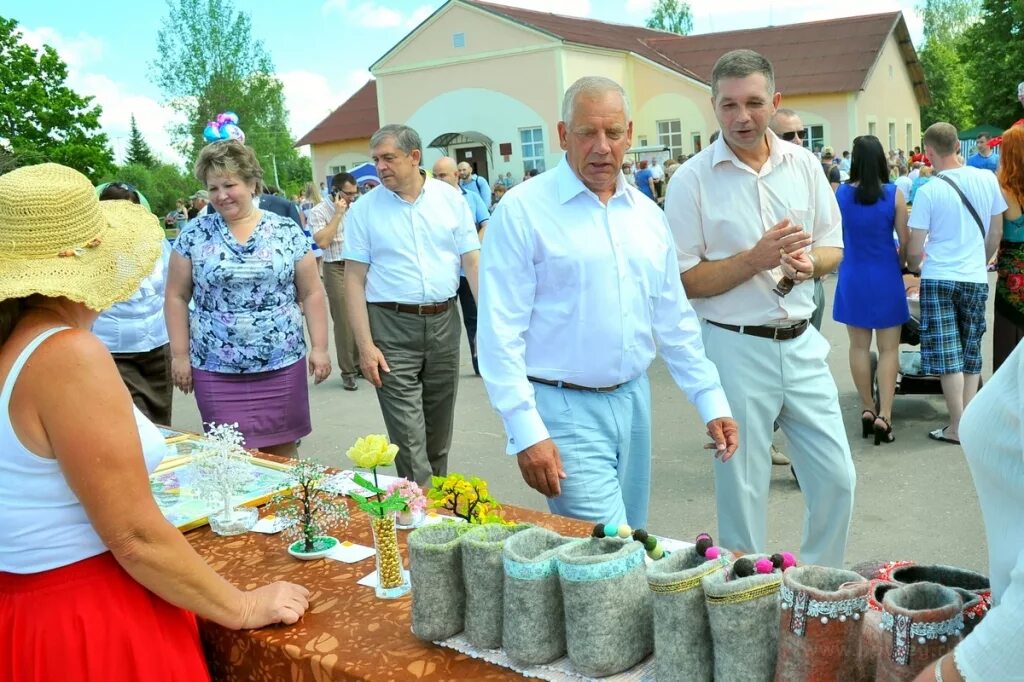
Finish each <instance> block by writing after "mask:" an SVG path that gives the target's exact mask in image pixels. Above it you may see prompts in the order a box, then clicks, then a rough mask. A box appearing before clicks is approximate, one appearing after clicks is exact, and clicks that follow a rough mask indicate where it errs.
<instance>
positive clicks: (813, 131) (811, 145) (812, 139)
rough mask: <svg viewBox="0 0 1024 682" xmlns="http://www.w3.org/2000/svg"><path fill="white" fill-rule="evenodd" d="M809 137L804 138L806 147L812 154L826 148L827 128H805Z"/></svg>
mask: <svg viewBox="0 0 1024 682" xmlns="http://www.w3.org/2000/svg"><path fill="white" fill-rule="evenodd" d="M804 130H805V131H806V133H807V135H806V137H804V146H805V147H807V148H808V149H810V150H811V151H812V152H815V151H821V148H822V147H824V146H825V126H805V127H804Z"/></svg>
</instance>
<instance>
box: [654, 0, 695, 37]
mask: <svg viewBox="0 0 1024 682" xmlns="http://www.w3.org/2000/svg"><path fill="white" fill-rule="evenodd" d="M647 28H657V29H661V30H662V31H670V32H672V33H678V34H679V35H681V36H685V35H689V34H690V31H692V30H693V13H692V12H691V10H690V3H688V2H686V1H685V0H657V2H656V3H655V5H654V9H652V10H651V16H650V17H648V18H647Z"/></svg>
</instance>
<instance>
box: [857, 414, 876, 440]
mask: <svg viewBox="0 0 1024 682" xmlns="http://www.w3.org/2000/svg"><path fill="white" fill-rule="evenodd" d="M868 415H870V416H868ZM876 419H878V415H877V414H875V413H874V412H872V411H871V410H864V411H863V412H861V413H860V424H861V432H860V435H861V438H869V437H870V436H871V434H872V433H873V432H874V430H875V420H876Z"/></svg>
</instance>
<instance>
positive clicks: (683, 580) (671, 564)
mask: <svg viewBox="0 0 1024 682" xmlns="http://www.w3.org/2000/svg"><path fill="white" fill-rule="evenodd" d="M728 566H729V557H726V556H720V557H719V558H717V559H714V560H711V561H708V560H707V559H705V558H704V556H703V555H701V554H698V553H697V549H696V548H695V547H688V548H687V549H684V550H681V551H678V552H673V553H672V554H670V555H669V556H667V557H665V558H664V559H661V560H659V561H655V562H654V563H653V564H651V565H650V566H648V568H647V585H648V587H649V588H650V590H651V594H652V596H653V597H654V667H655V670H656V673H657V674H656V677H657V679H658V680H680V681H682V680H689V681H692V682H711V680H712V679H713V678H714V672H715V657H714V654H713V652H712V649H711V628H710V626H709V625H708V612H707V607H706V606H704V590H703V589H702V588H701V580H702V579H703V578H705V577H706V576H709V575H711V574H712V573H718V572H720V571H724V570H725V569H726V568H727V567H728Z"/></svg>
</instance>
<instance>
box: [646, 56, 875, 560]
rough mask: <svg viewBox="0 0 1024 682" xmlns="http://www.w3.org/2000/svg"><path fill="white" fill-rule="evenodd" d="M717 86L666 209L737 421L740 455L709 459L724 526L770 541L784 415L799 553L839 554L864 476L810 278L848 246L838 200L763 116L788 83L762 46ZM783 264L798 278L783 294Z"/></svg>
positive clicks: (737, 546)
mask: <svg viewBox="0 0 1024 682" xmlns="http://www.w3.org/2000/svg"><path fill="white" fill-rule="evenodd" d="M711 93H712V104H713V106H714V109H715V116H716V118H717V119H718V123H719V126H720V127H721V130H722V136H721V137H720V138H719V139H718V140H717V141H716V142H715V143H714V144H713V145H711V146H709V147H708V148H707V149H705V150H703V151H702V152H701V153H699V154H698V155H697V156H695V157H694V158H692V159H690V160H689V161H688V162H686V163H685V164H684V165H683V167H682V168H680V169H679V171H678V172H676V173H675V174H674V175H673V176H672V181H671V182H670V183H669V189H668V199H667V201H666V204H665V213H666V215H667V217H668V221H669V225H671V226H672V232H673V234H674V235H675V239H676V246H677V248H678V250H679V270H680V272H681V273H682V278H683V284H684V286H685V287H686V292H687V294H688V295H689V297H690V300H691V302H692V304H693V307H694V309H695V310H696V311H697V314H698V315H699V316H700V317H701V318H702V319H703V322H702V327H703V333H704V346H705V348H707V353H708V357H709V358H711V360H713V361H714V363H715V364H716V365H717V366H718V370H719V372H720V373H721V375H722V385H723V386H724V387H725V392H726V394H727V395H728V396H729V404H730V405H732V408H733V410H735V412H736V418H737V420H738V421H739V423H740V426H741V428H742V429H743V442H742V443H741V444H740V447H739V449H738V450H737V451H736V456H735V457H734V458H733V460H734V461H733V462H730V463H729V465H728V466H725V465H723V464H721V463H719V462H716V463H715V465H714V467H715V497H716V502H717V505H718V538H717V539H718V541H719V543H720V544H721V545H723V546H724V547H728V548H730V549H734V550H739V551H742V552H763V551H765V550H766V549H767V527H768V519H767V516H768V484H769V482H770V479H771V463H770V462H769V460H768V458H767V457H765V456H764V452H765V450H767V449H768V445H769V443H771V438H772V424H773V422H775V421H778V423H779V425H780V426H781V428H782V431H783V433H785V434H786V437H787V438H788V439H789V442H790V446H791V448H790V452H789V457H790V459H792V461H793V467H794V469H795V472H796V474H797V476H799V479H800V485H801V488H802V490H803V493H804V498H805V501H806V512H805V515H804V526H803V528H804V535H803V543H802V546H801V559H802V560H803V561H804V562H805V563H813V564H821V565H826V566H839V567H841V566H842V565H843V555H844V553H845V551H846V540H847V536H848V535H849V528H850V517H851V515H852V512H853V491H854V485H855V479H856V476H855V473H854V469H853V462H852V460H851V458H850V446H849V443H848V442H847V439H846V429H845V427H844V426H843V417H842V414H841V413H840V411H839V395H838V391H837V389H836V384H835V381H834V380H833V378H832V375H831V374H830V373H829V368H828V363H827V361H826V359H827V356H828V351H829V344H828V341H826V340H825V338H824V337H822V335H821V334H820V333H819V332H818V330H817V329H815V328H814V327H813V326H812V325H811V324H810V323H809V319H810V317H811V314H812V313H813V312H814V300H813V293H814V285H813V283H812V282H811V281H810V280H811V279H813V278H814V277H817V276H821V275H823V274H825V273H827V272H832V271H833V270H834V269H835V267H836V266H837V265H838V263H839V261H840V260H841V258H842V245H843V241H842V223H841V216H840V213H839V206H838V204H837V203H836V199H835V195H834V193H833V192H832V188H831V187H830V186H829V183H828V181H827V179H826V178H825V176H824V174H823V173H822V172H821V165H820V164H819V163H818V161H817V159H816V158H815V157H814V155H813V154H811V153H810V152H809V151H807V150H806V149H803V148H802V147H798V146H797V145H795V144H790V143H788V142H784V141H782V140H780V139H779V138H778V137H777V136H776V135H775V133H773V132H771V130H769V129H768V124H769V121H771V119H772V116H773V115H774V114H775V111H776V109H777V108H778V106H779V102H780V100H781V95H780V94H779V93H777V92H775V78H774V74H773V72H772V65H771V63H770V62H769V61H768V60H767V59H765V58H764V57H762V56H761V55H759V54H757V53H756V52H752V51H750V50H736V51H733V52H729V53H727V54H725V55H723V56H722V57H721V58H720V59H719V60H718V62H717V63H716V64H715V67H714V70H713V71H712V83H711ZM783 275H786V276H788V277H789V278H791V280H793V281H794V282H795V285H794V286H793V288H792V291H790V292H789V293H788V294H787V295H785V296H780V295H779V294H777V293H775V292H774V291H773V289H774V287H775V284H776V281H778V280H779V279H780V278H781V277H782V276H783Z"/></svg>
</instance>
